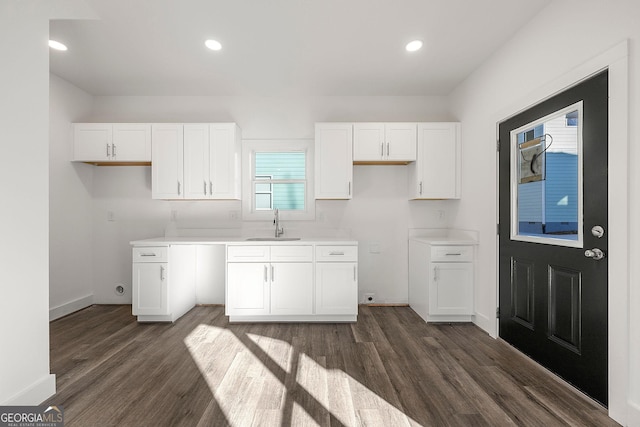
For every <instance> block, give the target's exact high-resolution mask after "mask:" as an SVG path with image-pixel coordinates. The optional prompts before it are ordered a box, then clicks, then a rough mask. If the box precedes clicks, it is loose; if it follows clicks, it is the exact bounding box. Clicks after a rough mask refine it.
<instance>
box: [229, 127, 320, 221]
mask: <svg viewBox="0 0 640 427" xmlns="http://www.w3.org/2000/svg"><path fill="white" fill-rule="evenodd" d="M256 152H269V153H274V152H282V153H286V152H304V153H305V180H304V185H305V189H304V192H305V194H304V209H302V210H295V211H293V210H280V211H279V215H280V219H281V220H284V221H292V220H293V221H295V220H314V219H315V216H316V212H315V199H314V194H315V191H314V176H315V174H314V168H313V166H314V164H315V162H314V157H313V155H314V152H313V140H312V139H252V140H243V141H242V218H243V219H244V220H248V221H265V220H266V221H270V220H272V219H273V215H274V212H273V209H270V210H266V209H256V207H255V193H254V187H253V181H254V173H255V153H256Z"/></svg>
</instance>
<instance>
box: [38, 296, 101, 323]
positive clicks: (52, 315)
mask: <svg viewBox="0 0 640 427" xmlns="http://www.w3.org/2000/svg"><path fill="white" fill-rule="evenodd" d="M92 304H93V294H92V295H87V296H85V297H82V298H78V299H76V300H73V301H69V302H68V303H65V304H62V305H59V306H57V307H53V308H50V309H49V321H52V320H56V319H59V318H61V317H64V316H66V315H67V314H71V313H74V312H76V311H78V310H82V309H83V308H87V307H89V306H90V305H92Z"/></svg>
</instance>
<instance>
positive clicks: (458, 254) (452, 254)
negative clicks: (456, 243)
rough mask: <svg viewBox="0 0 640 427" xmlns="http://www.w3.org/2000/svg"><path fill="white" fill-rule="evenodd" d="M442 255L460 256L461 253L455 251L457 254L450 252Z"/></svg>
mask: <svg viewBox="0 0 640 427" xmlns="http://www.w3.org/2000/svg"><path fill="white" fill-rule="evenodd" d="M444 255H445V256H460V255H462V254H461V253H457V254H454V253H451V254H444Z"/></svg>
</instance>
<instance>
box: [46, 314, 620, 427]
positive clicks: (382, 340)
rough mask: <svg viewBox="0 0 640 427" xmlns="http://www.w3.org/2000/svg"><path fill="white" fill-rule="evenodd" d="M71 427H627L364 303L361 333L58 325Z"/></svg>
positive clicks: (470, 343)
mask: <svg viewBox="0 0 640 427" xmlns="http://www.w3.org/2000/svg"><path fill="white" fill-rule="evenodd" d="M51 370H52V373H54V374H56V375H57V386H58V393H57V394H56V395H55V396H54V397H52V398H51V399H50V400H49V401H48V402H46V403H47V404H56V405H62V406H64V410H65V425H66V426H101V427H102V426H136V427H138V426H225V425H231V426H289V425H293V426H299V425H332V426H342V425H344V426H354V425H367V426H393V427H395V426H513V425H522V426H545V427H548V426H564V425H571V426H614V425H617V424H616V423H615V422H613V421H612V420H611V419H609V418H608V417H607V415H606V411H605V410H604V409H603V408H601V407H599V406H598V405H597V404H595V403H593V402H591V401H589V400H587V399H585V398H584V397H582V396H581V395H579V394H578V393H576V392H575V391H573V390H572V389H570V388H568V387H567V386H566V385H564V384H563V383H561V382H559V381H557V380H556V379H555V378H554V377H552V376H550V375H549V374H547V373H546V372H545V371H543V370H542V369H540V368H539V367H537V366H536V365H534V364H533V363H531V362H529V361H528V360H527V359H526V358H524V357H523V356H521V355H520V354H519V353H517V352H515V351H514V350H512V349H511V348H510V347H509V346H508V345H506V344H505V343H503V342H501V341H497V340H494V339H492V338H490V337H489V336H487V335H486V334H485V333H484V332H483V331H481V330H480V329H478V328H477V327H475V326H474V325H471V324H453V325H449V324H441V325H433V324H429V325H427V324H426V323H424V322H423V321H422V319H420V318H419V317H418V316H417V315H416V314H415V313H414V312H413V311H412V310H411V309H410V308H408V307H367V306H361V307H360V315H359V317H358V323H357V324H229V323H228V320H227V318H226V317H225V316H224V309H223V307H196V308H194V309H193V310H191V311H190V312H189V313H188V314H187V315H185V316H184V317H182V318H181V319H179V320H178V321H177V322H176V323H175V324H138V323H137V322H136V321H135V318H134V317H132V316H131V307H130V306H92V307H89V308H87V309H85V310H82V311H80V312H78V313H75V314H72V315H70V316H67V317H65V318H63V319H60V320H57V321H54V322H52V323H51Z"/></svg>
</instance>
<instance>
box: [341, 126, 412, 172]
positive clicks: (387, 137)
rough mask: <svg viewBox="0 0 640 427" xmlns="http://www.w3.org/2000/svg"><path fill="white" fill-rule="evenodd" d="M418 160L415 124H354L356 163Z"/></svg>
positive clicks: (354, 157)
mask: <svg viewBox="0 0 640 427" xmlns="http://www.w3.org/2000/svg"><path fill="white" fill-rule="evenodd" d="M414 160H416V124H415V123H354V125H353V161H354V162H364V163H366V162H376V163H377V162H390V163H395V162H400V163H406V162H412V161H414Z"/></svg>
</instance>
